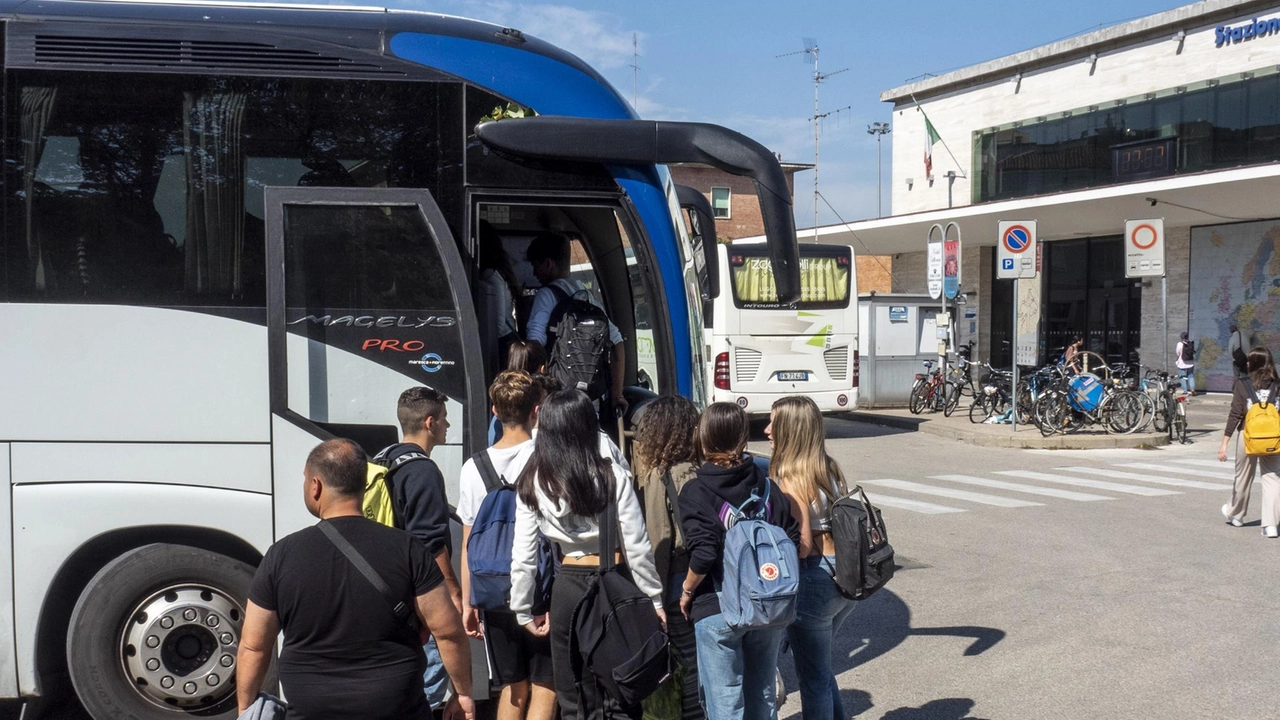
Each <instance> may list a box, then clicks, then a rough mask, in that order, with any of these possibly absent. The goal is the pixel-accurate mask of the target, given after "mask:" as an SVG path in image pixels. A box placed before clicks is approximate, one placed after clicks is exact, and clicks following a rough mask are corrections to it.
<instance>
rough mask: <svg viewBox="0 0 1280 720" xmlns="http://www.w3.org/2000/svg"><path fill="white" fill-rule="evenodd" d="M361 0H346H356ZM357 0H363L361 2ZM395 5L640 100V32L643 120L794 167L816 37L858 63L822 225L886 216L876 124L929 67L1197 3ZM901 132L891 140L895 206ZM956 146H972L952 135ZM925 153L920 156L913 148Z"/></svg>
mask: <svg viewBox="0 0 1280 720" xmlns="http://www.w3.org/2000/svg"><path fill="white" fill-rule="evenodd" d="M351 1H352V0H346V2H351ZM356 2H360V0H356ZM367 4H380V5H384V6H385V5H390V6H394V7H403V8H410V9H415V10H427V11H432V12H442V13H447V14H451V15H462V16H466V17H474V18H478V19H481V20H488V21H491V22H496V23H501V24H503V25H507V26H511V27H516V28H519V29H520V30H523V31H524V32H526V33H528V34H531V35H535V36H538V37H540V38H542V39H544V40H548V41H550V42H552V43H554V44H556V45H559V46H561V47H563V48H565V49H567V50H569V51H571V52H573V53H575V54H577V55H578V56H579V57H581V58H583V59H584V60H586V61H587V62H588V63H590V64H592V65H593V66H595V67H596V68H597V69H598V70H599V71H600V72H601V73H602V74H603V75H604V76H605V77H607V78H608V79H609V80H610V81H611V82H613V84H614V85H615V86H616V87H617V88H618V90H619V91H621V92H622V93H623V94H624V95H626V96H627V97H628V98H630V97H631V95H632V68H631V65H632V36H633V34H635V36H636V37H637V38H638V42H639V51H640V58H639V63H638V65H639V67H640V70H639V73H638V82H637V83H636V98H637V101H636V105H637V107H638V109H639V111H640V114H641V116H643V117H647V118H653V119H664V120H691V121H700V122H714V123H719V124H721V125H726V126H729V127H731V128H733V129H735V130H739V131H741V132H744V133H746V134H747V135H749V136H751V137H753V138H755V139H756V140H759V141H760V142H762V143H764V144H765V145H767V146H769V147H770V148H771V149H773V150H775V151H776V152H780V153H782V155H783V158H784V159H785V160H791V161H795V162H812V161H813V131H812V126H811V125H810V124H809V120H808V118H809V117H810V116H811V115H812V114H813V83H812V72H813V68H812V66H811V65H806V64H804V63H803V62H802V61H801V59H800V57H798V56H793V57H785V58H778V57H775V56H777V55H780V54H783V53H788V52H794V51H797V50H801V49H802V48H803V42H802V38H806V37H809V38H814V39H816V40H817V42H818V47H819V48H820V53H821V54H820V58H821V65H820V70H822V71H823V72H830V71H835V70H839V69H841V68H848V69H849V70H848V71H847V72H844V73H841V74H839V75H836V76H834V77H832V78H830V79H829V80H827V81H826V82H824V83H823V84H822V86H821V91H820V92H821V111H822V112H828V111H831V110H835V109H837V108H842V107H845V106H849V108H850V109H849V110H846V111H844V112H842V113H839V114H838V115H835V116H832V117H830V118H827V119H826V120H824V121H823V125H822V154H821V166H820V177H819V179H820V187H819V189H820V190H821V192H822V195H823V196H824V197H825V198H826V199H827V200H828V201H829V202H830V203H831V206H832V207H834V208H835V212H832V210H831V209H830V208H828V207H827V206H826V205H825V204H824V205H821V206H820V208H819V213H818V222H819V224H830V223H834V222H837V217H836V213H839V215H840V216H841V217H843V219H844V220H848V221H853V220H858V219H864V218H868V217H874V216H875V215H876V143H875V140H874V139H873V138H872V137H871V136H869V135H868V134H867V132H866V128H867V124H868V123H871V122H874V121H889V119H890V108H889V106H888V105H887V104H885V103H881V102H880V100H879V95H880V92H881V91H883V90H887V89H889V88H892V87H896V86H899V85H902V84H904V83H905V82H906V81H907V80H909V79H911V78H916V77H918V76H921V75H923V74H924V73H933V74H941V73H943V72H946V71H948V70H954V69H956V68H960V67H964V66H967V65H971V64H974V63H978V62H983V61H986V60H991V59H994V58H997V57H1000V56H1003V55H1008V54H1010V53H1014V52H1018V51H1020V50H1026V49H1029V48H1032V47H1035V46H1037V45H1042V44H1044V43H1048V42H1052V41H1054V40H1060V39H1063V38H1067V37H1070V36H1072V35H1078V34H1081V33H1084V32H1088V31H1090V30H1094V29H1097V28H1098V27H1100V26H1105V25H1113V24H1116V23H1118V22H1122V21H1124V20H1129V19H1133V18H1137V17H1142V16H1144V15H1149V14H1151V13H1156V12H1160V11H1163V10H1169V9H1172V8H1175V7H1178V6H1180V5H1184V4H1186V0H1181V1H1179V0H1126V2H1123V3H1117V2H1115V1H1114V0H1073V1H1072V2H1068V3H1054V2H1044V0H1004V1H1003V2H998V1H996V0H967V1H966V2H956V1H955V0H949V1H947V0H903V1H901V2H879V3H868V2H861V1H853V2H850V1H849V0H845V1H844V2H812V1H809V0H792V2H789V3H779V2H761V1H760V0H739V1H738V2H733V3H723V2H715V3H710V2H698V1H696V0H684V1H682V2H674V1H672V0H632V1H631V2H626V3H623V2H606V1H604V0H595V1H591V0H558V1H556V2H512V1H511V0H433V1H432V2H424V1H421V0H390V1H389V2H382V3H374V2H370V3H367ZM890 137H891V136H886V141H885V144H884V158H885V163H884V175H885V178H884V182H883V190H884V208H885V212H886V213H887V212H888V208H889V192H890V183H889V179H888V172H889V169H888V168H889V162H888V159H889V153H890V142H889V139H890ZM947 141H948V142H949V143H955V142H963V141H964V140H963V139H950V138H948V139H947ZM917 149H918V148H911V149H910V150H911V151H912V152H915V151H916V150H917ZM797 178H798V182H797V185H796V224H797V226H798V227H811V226H812V224H813V174H812V173H810V172H804V173H801V174H800V175H799V176H797Z"/></svg>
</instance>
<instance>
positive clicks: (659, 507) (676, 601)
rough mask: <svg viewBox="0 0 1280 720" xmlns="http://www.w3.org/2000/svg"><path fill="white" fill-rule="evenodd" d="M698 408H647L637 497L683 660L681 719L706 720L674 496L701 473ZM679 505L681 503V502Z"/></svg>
mask: <svg viewBox="0 0 1280 720" xmlns="http://www.w3.org/2000/svg"><path fill="white" fill-rule="evenodd" d="M697 433H698V409H697V408H696V407H694V406H693V403H692V402H690V401H689V399H688V398H683V397H680V396H678V395H664V396H662V397H660V398H658V399H657V400H654V401H653V402H651V403H649V404H648V405H646V406H645V408H644V415H643V416H642V417H641V418H640V422H639V423H638V424H637V425H636V434H635V443H634V445H633V446H632V448H633V451H634V453H635V454H634V459H635V467H636V486H637V487H636V493H637V494H638V495H639V496H640V505H641V507H643V508H644V522H645V527H647V528H648V530H649V540H650V542H652V543H653V560H654V564H655V565H656V566H657V569H658V578H659V579H660V580H662V583H663V585H662V587H663V598H664V604H665V606H666V609H667V633H668V634H669V635H670V637H671V645H672V647H673V648H675V651H676V654H677V656H678V657H679V660H680V667H681V670H680V672H681V675H680V703H681V716H682V717H683V718H685V720H701V718H703V717H705V715H704V714H703V712H702V703H701V702H700V701H699V699H698V653H697V643H696V641H695V639H694V634H693V625H691V624H690V623H689V621H688V620H686V619H685V618H684V616H683V615H681V614H680V590H681V588H682V587H684V579H685V576H686V575H687V574H688V573H689V553H688V551H687V550H686V549H685V546H684V535H683V534H682V533H681V532H680V531H679V527H680V521H679V518H677V517H676V516H675V514H674V507H673V506H672V503H671V501H670V496H669V494H670V493H674V494H677V495H678V494H679V492H680V491H681V490H682V489H684V486H685V485H687V484H688V483H689V481H690V480H692V479H693V476H694V473H695V472H696V471H697V469H698V465H697V462H698V447H697ZM677 504H678V501H677Z"/></svg>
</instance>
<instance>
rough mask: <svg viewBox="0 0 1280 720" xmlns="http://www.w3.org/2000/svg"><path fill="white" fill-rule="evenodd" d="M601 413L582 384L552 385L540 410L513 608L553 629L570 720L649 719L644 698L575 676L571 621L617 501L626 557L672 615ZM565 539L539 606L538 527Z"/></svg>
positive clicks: (530, 622)
mask: <svg viewBox="0 0 1280 720" xmlns="http://www.w3.org/2000/svg"><path fill="white" fill-rule="evenodd" d="M598 422H599V421H598V419H597V415H596V411H595V408H594V406H593V405H592V404H591V400H589V399H588V398H587V396H586V395H584V394H582V393H581V392H579V391H577V390H561V391H559V392H555V393H552V394H551V395H549V396H547V398H546V399H545V400H544V401H543V402H542V405H541V407H540V409H539V411H538V435H537V437H536V439H535V440H534V449H533V455H532V456H531V457H530V458H529V461H528V463H527V464H526V465H525V468H524V471H523V472H522V473H521V474H520V478H519V480H518V481H517V482H516V494H517V497H518V499H517V502H516V528H515V533H516V539H515V547H514V548H513V550H512V553H511V609H512V610H513V611H514V612H515V613H516V619H517V621H518V622H519V623H520V624H521V625H524V627H525V629H526V630H528V631H529V632H531V633H533V634H534V635H535V636H539V637H541V636H546V635H548V634H549V635H550V637H551V662H552V667H553V674H554V676H555V687H556V696H557V700H559V703H560V711H561V716H562V717H563V718H565V720H578V719H579V718H588V717H592V716H598V714H599V713H601V712H603V714H604V715H605V716H606V717H608V716H618V717H632V718H640V717H641V714H642V713H641V710H640V708H639V707H634V708H619V707H617V706H616V705H615V704H614V703H612V701H606V700H605V699H604V698H600V697H597V695H596V692H595V688H594V683H584V685H583V688H582V696H581V697H579V695H578V688H577V687H576V685H575V683H574V680H573V672H572V670H571V664H570V649H569V629H570V625H571V619H572V616H573V611H574V608H576V607H577V606H578V603H579V602H580V601H581V600H582V596H583V595H584V594H585V593H586V591H587V588H588V587H590V585H591V583H592V582H594V578H595V575H596V573H597V572H598V571H599V568H600V557H601V554H602V553H606V552H607V553H615V552H617V551H618V550H619V548H602V547H600V526H599V522H598V521H597V517H598V516H599V514H600V512H601V511H603V510H604V509H605V506H606V505H607V504H608V503H610V502H616V503H617V508H618V526H619V529H620V531H621V532H620V535H621V538H620V539H621V543H622V547H621V551H622V552H621V556H622V558H623V560H624V562H625V564H626V567H627V569H628V570H629V571H630V573H631V577H632V579H633V580H634V581H635V583H636V586H637V587H639V588H640V590H641V592H643V593H644V594H645V595H648V596H649V597H650V598H651V599H652V600H653V607H654V611H655V612H657V614H658V617H660V618H661V619H662V620H663V622H664V623H665V622H666V613H664V612H663V609H662V584H661V582H660V581H659V579H658V573H657V570H656V569H655V568H654V566H653V552H652V549H651V547H650V544H649V536H648V533H647V532H646V531H645V526H644V517H643V515H642V513H641V510H640V502H639V501H638V500H637V499H636V494H635V491H634V490H633V489H632V487H631V478H630V476H629V474H628V473H627V472H626V471H625V470H623V469H622V468H621V467H619V466H618V465H617V463H614V462H612V461H611V460H610V459H609V458H607V457H603V456H601V454H600V450H599V448H600V443H599V439H598V435H597V433H598V428H599V425H598ZM539 533H541V534H542V535H544V536H546V537H547V538H548V539H549V540H551V542H553V543H555V544H556V545H557V546H558V548H559V551H560V554H561V555H562V556H563V562H562V565H561V567H560V569H559V570H558V571H557V572H556V580H555V584H554V585H553V586H552V591H551V611H550V612H549V613H548V614H546V615H542V616H539V617H533V616H532V615H530V610H531V609H532V607H533V600H534V598H533V590H534V573H535V572H536V568H537V546H538V534H539Z"/></svg>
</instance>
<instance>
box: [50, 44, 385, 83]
mask: <svg viewBox="0 0 1280 720" xmlns="http://www.w3.org/2000/svg"><path fill="white" fill-rule="evenodd" d="M32 50H33V51H34V52H33V53H32V55H33V60H34V61H35V62H34V64H35V65H36V66H48V65H57V66H64V67H66V66H81V67H83V66H92V67H94V68H97V69H105V68H121V67H132V68H139V69H141V68H148V69H151V68H154V69H168V70H182V69H188V68H189V69H200V70H224V71H231V72H234V71H237V70H239V71H248V72H252V73H255V74H256V73H281V74H288V73H298V72H301V73H307V74H309V73H325V74H333V73H340V74H353V75H377V76H388V75H391V76H398V75H403V73H402V72H400V71H399V70H396V69H389V68H383V67H381V66H380V65H378V64H376V63H373V62H368V61H367V60H353V59H351V58H344V57H339V56H337V55H333V54H326V53H321V52H317V51H314V50H306V49H295V48H286V47H278V46H275V45H268V44H265V43H257V42H243V41H241V42H236V41H229V40H188V39H172V38H126V37H89V36H75V35H45V34H37V35H35V36H34V47H33V48H32Z"/></svg>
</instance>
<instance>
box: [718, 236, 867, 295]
mask: <svg viewBox="0 0 1280 720" xmlns="http://www.w3.org/2000/svg"><path fill="white" fill-rule="evenodd" d="M852 267H853V259H852V257H851V253H850V252H849V249H848V248H843V247H824V246H813V245H801V246H800V300H799V301H798V302H794V303H782V302H779V301H778V290H777V286H776V285H775V284H774V279H773V262H772V261H771V260H770V259H769V252H768V250H767V248H765V246H763V245H761V246H760V247H759V248H751V249H743V248H733V249H731V251H730V253H729V274H730V276H731V278H732V285H733V302H734V305H736V306H737V307H739V308H743V309H752V310H771V309H794V310H831V309H837V308H846V307H848V306H849V287H850V284H849V276H850V271H851V269H852Z"/></svg>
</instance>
